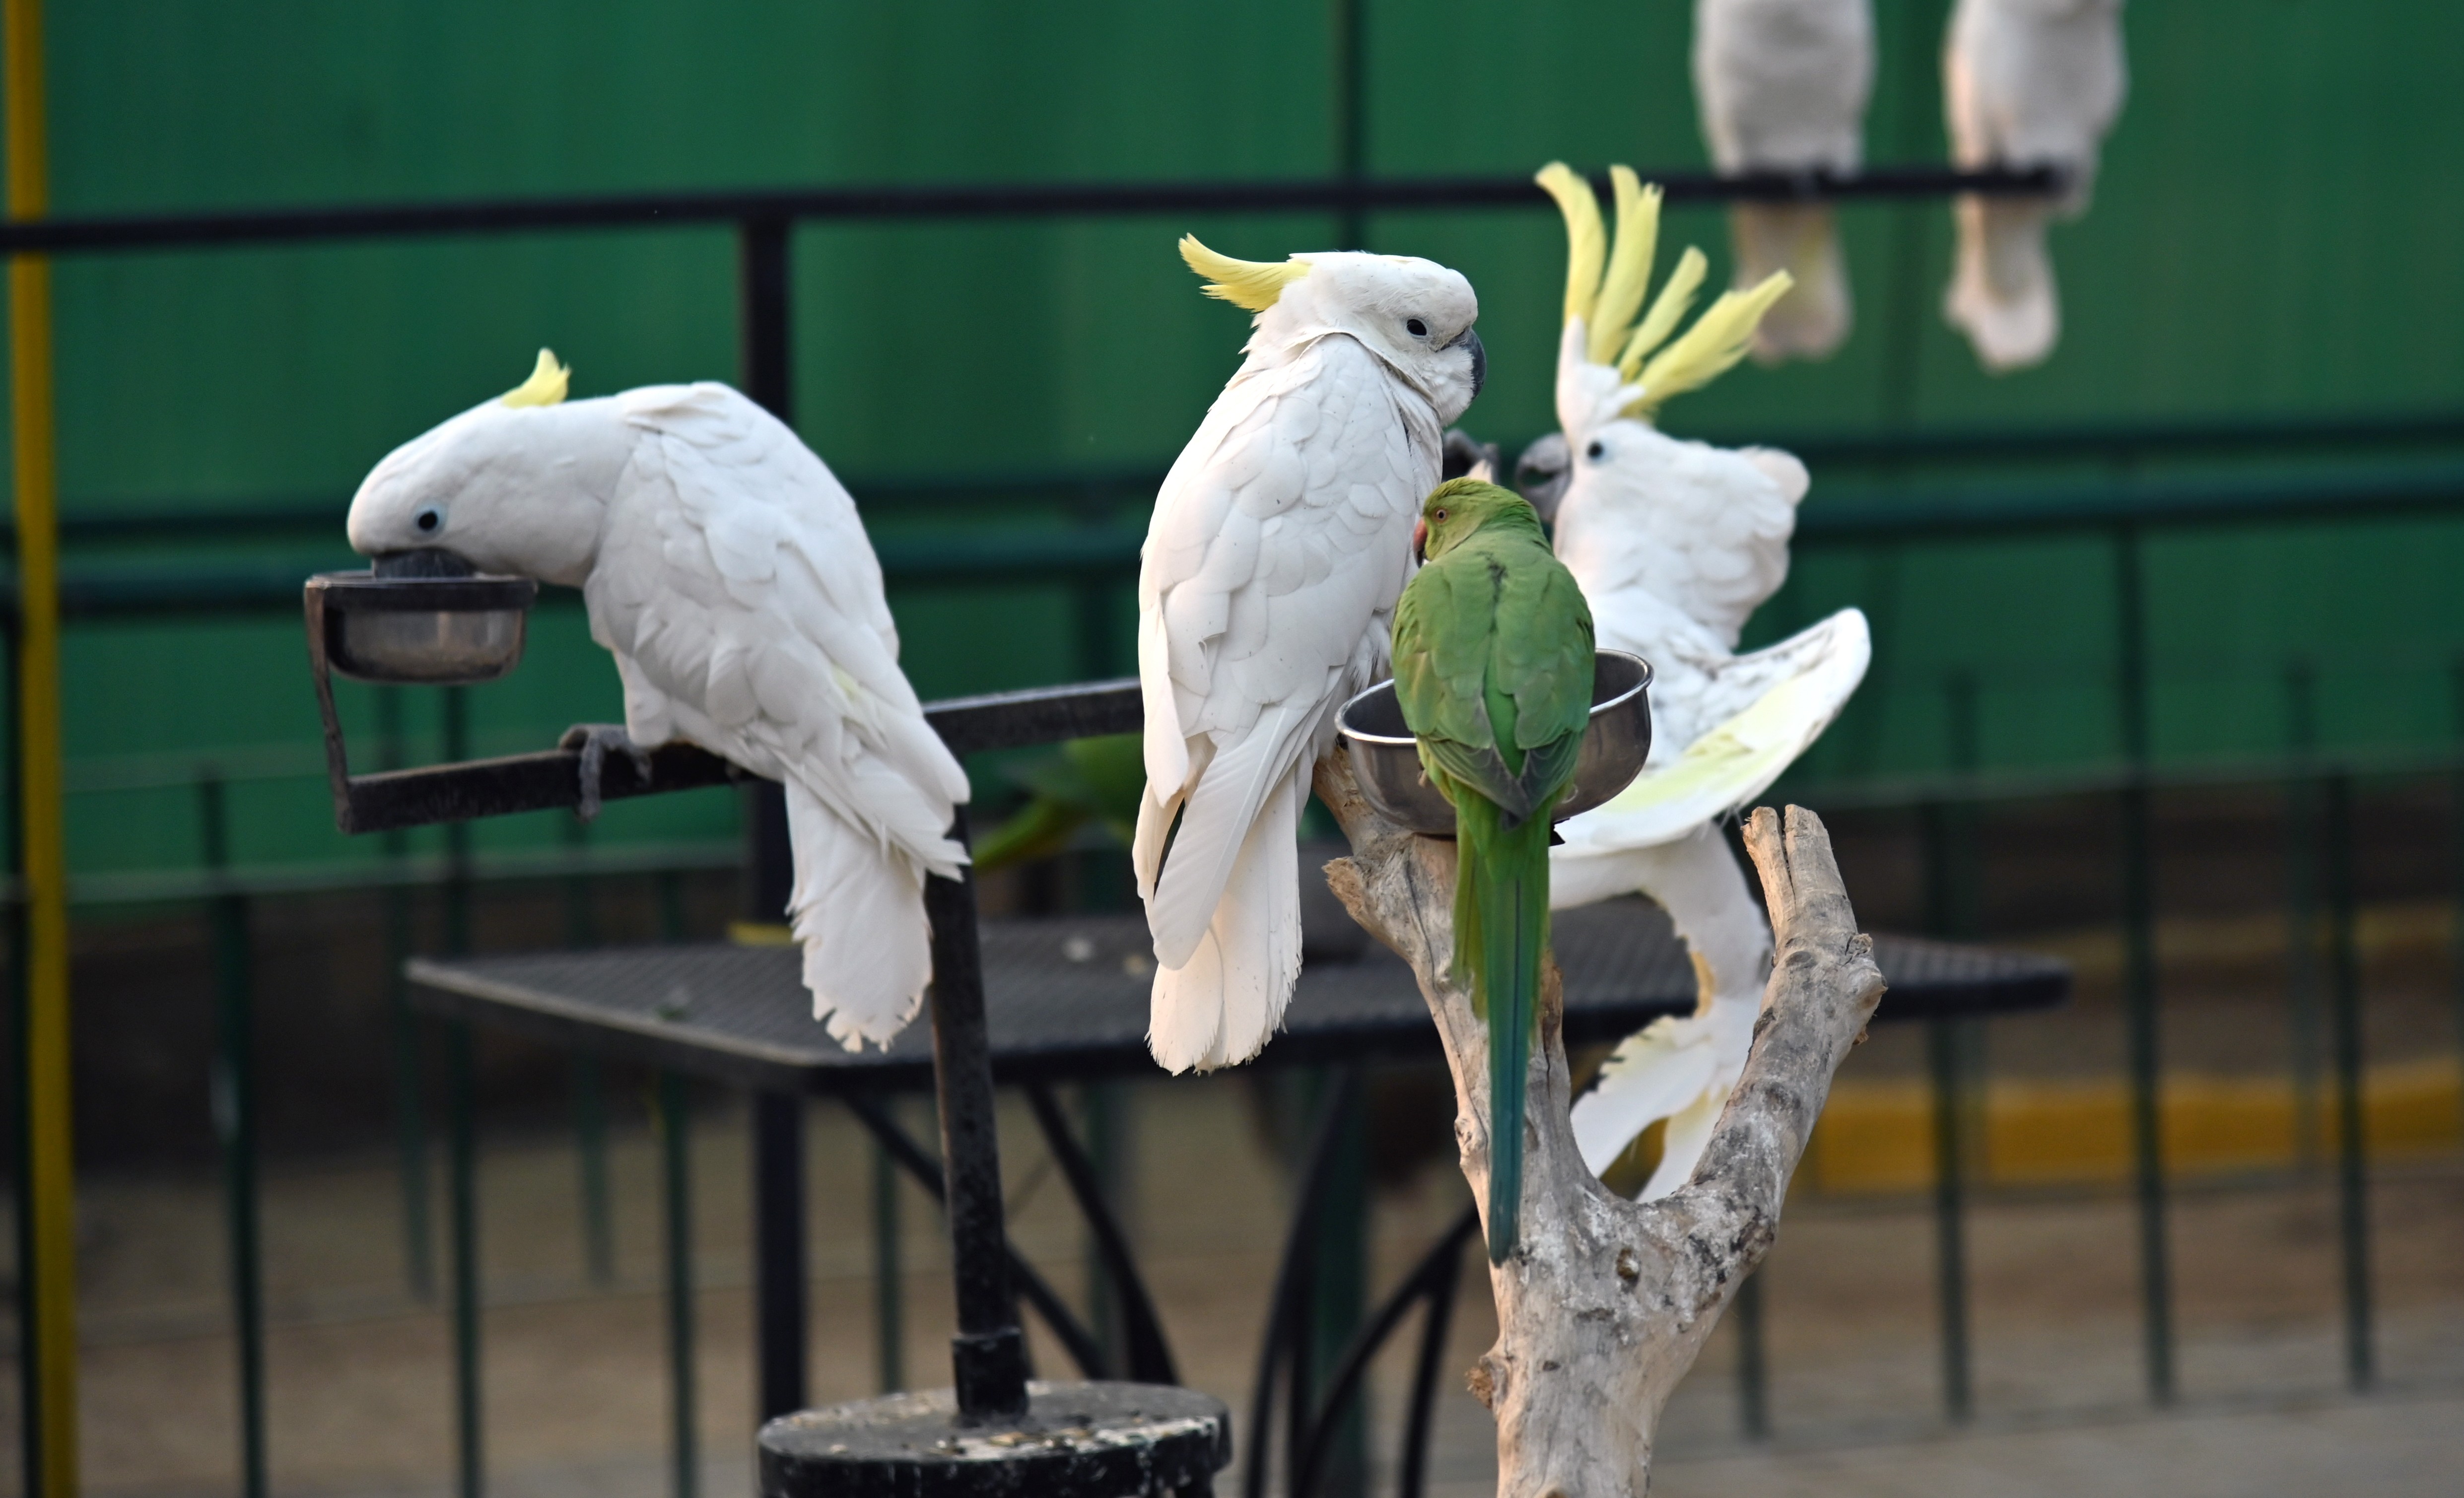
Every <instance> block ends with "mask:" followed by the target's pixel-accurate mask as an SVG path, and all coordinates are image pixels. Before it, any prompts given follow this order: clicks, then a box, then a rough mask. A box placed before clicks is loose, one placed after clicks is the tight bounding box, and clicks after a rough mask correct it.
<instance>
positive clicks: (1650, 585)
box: [1524, 165, 1871, 1198]
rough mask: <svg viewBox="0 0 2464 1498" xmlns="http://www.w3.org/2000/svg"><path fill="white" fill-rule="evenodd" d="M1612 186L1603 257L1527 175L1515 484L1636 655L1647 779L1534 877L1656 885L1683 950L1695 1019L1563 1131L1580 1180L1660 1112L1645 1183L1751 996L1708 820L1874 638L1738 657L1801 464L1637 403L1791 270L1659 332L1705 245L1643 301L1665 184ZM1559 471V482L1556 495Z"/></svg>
mask: <svg viewBox="0 0 2464 1498" xmlns="http://www.w3.org/2000/svg"><path fill="white" fill-rule="evenodd" d="M1611 177H1612V181H1613V185H1614V187H1615V188H1616V192H1617V243H1616V247H1615V250H1614V253H1611V252H1610V250H1609V248H1608V246H1607V243H1606V236H1605V233H1604V231H1603V229H1602V226H1601V222H1600V211H1599V205H1598V203H1597V202H1596V201H1595V199H1594V197H1593V195H1592V188H1591V185H1590V184H1589V183H1587V182H1585V181H1584V180H1583V179H1582V178H1580V177H1578V176H1576V175H1574V174H1573V172H1571V171H1568V170H1567V169H1566V168H1565V167H1564V166H1561V165H1551V166H1550V167H1548V168H1547V169H1545V170H1544V171H1542V172H1541V174H1540V182H1541V185H1542V186H1543V187H1547V188H1548V189H1549V191H1550V193H1551V195H1552V196H1554V197H1555V198H1556V199H1557V203H1558V206H1559V208H1560V209H1563V210H1564V213H1565V217H1566V231H1567V235H1568V239H1569V242H1570V247H1571V248H1570V253H1569V261H1568V267H1567V291H1566V322H1565V334H1564V339H1563V341H1562V342H1561V344H1560V345H1559V350H1558V356H1557V419H1558V422H1559V423H1560V425H1561V427H1562V431H1561V432H1559V433H1557V434H1555V435H1552V436H1551V437H1546V438H1543V439H1542V440H1541V442H1540V443H1537V444H1534V452H1532V453H1531V454H1529V455H1528V456H1527V459H1526V462H1525V465H1524V470H1525V472H1524V479H1525V481H1526V482H1534V481H1535V480H1536V481H1537V487H1539V488H1540V489H1541V494H1542V497H1543V498H1544V499H1550V498H1553V510H1554V520H1555V531H1556V537H1555V543H1556V551H1557V556H1558V558H1559V559H1560V560H1561V561H1563V562H1565V563H1566V567H1567V569H1568V570H1569V571H1571V572H1573V574H1574V580H1575V581H1576V582H1577V583H1579V584H1581V585H1582V589H1583V596H1584V597H1585V599H1587V600H1588V601H1589V602H1590V604H1591V606H1592V619H1593V624H1594V627H1595V629H1596V631H1597V638H1598V641H1599V644H1600V645H1601V647H1602V648H1604V649H1608V650H1631V651H1633V652H1634V653H1635V654H1638V655H1640V656H1641V657H1643V658H1644V659H1645V660H1647V661H1649V662H1650V663H1651V665H1652V672H1653V675H1652V683H1651V717H1652V742H1651V756H1650V760H1649V761H1648V763H1647V764H1646V765H1645V767H1644V769H1643V773H1642V774H1641V776H1640V777H1639V778H1638V779H1637V780H1636V781H1635V782H1634V783H1633V784H1632V785H1630V786H1628V787H1627V788H1626V790H1625V791H1623V792H1622V793H1621V794H1619V795H1618V796H1617V798H1616V799H1615V800H1613V801H1611V802H1609V804H1606V805H1604V806H1601V807H1599V808H1598V809H1597V810H1595V811H1589V812H1586V813H1584V814H1583V815H1581V816H1578V817H1574V818H1573V819H1571V820H1569V821H1568V822H1566V823H1565V824H1564V825H1563V826H1560V827H1559V828H1558V832H1559V835H1560V836H1561V837H1562V838H1563V839H1564V842H1563V843H1562V845H1561V846H1559V847H1558V848H1555V849H1553V850H1552V851H1551V855H1550V870H1549V878H1550V903H1551V905H1552V906H1553V907H1555V908H1557V909H1560V910H1563V909H1567V908H1570V907H1573V906H1577V905H1586V904H1590V903H1592V902H1593V901H1595V900H1603V899H1608V898H1611V897H1613V896H1616V895H1620V894H1626V893H1630V892H1636V891H1640V892H1642V893H1644V894H1646V895H1649V896H1650V897H1651V898H1652V899H1654V900H1656V901H1658V902H1659V903H1660V905H1661V907H1662V908H1663V909H1665V910H1666V911H1667V913H1668V915H1669V919H1670V920H1671V922H1672V923H1673V924H1674V925H1675V926H1676V929H1677V933H1678V935H1679V936H1681V937H1683V939H1684V941H1685V943H1686V946H1687V948H1688V950H1689V952H1690V953H1691V955H1692V957H1693V959H1694V970H1695V977H1696V980H1697V993H1696V1008H1695V1012H1694V1013H1693V1014H1692V1015H1691V1016H1689V1017H1686V1018H1683V1019H1675V1018H1671V1019H1663V1020H1660V1021H1657V1022H1655V1023H1654V1024H1651V1025H1650V1026H1649V1027H1647V1028H1645V1029H1644V1030H1642V1031H1641V1032H1640V1033H1639V1034H1637V1035H1635V1036H1633V1037H1631V1038H1630V1039H1628V1040H1627V1041H1626V1042H1625V1043H1624V1044H1623V1045H1621V1046H1618V1047H1617V1051H1616V1053H1615V1054H1614V1055H1612V1056H1611V1057H1610V1058H1609V1061H1608V1063H1607V1064H1606V1066H1605V1067H1604V1068H1602V1071H1601V1074H1600V1081H1599V1085H1598V1086H1597V1087H1595V1088H1594V1089H1593V1090H1591V1091H1589V1092H1586V1093H1585V1094H1584V1095H1583V1096H1582V1097H1581V1098H1580V1099H1578V1100H1577V1101H1576V1102H1575V1104H1574V1117H1573V1123H1574V1137H1575V1141H1576V1143H1577V1144H1578V1145H1579V1146H1580V1147H1581V1149H1582V1151H1583V1157H1584V1159H1585V1160H1586V1161H1587V1162H1588V1163H1589V1164H1590V1165H1591V1167H1592V1168H1593V1169H1594V1170H1595V1171H1597V1170H1601V1169H1605V1168H1606V1167H1607V1165H1608V1164H1609V1162H1610V1161H1612V1160H1614V1159H1616V1158H1617V1156H1618V1155H1619V1154H1621V1153H1623V1152H1624V1150H1625V1148H1626V1147H1627V1146H1628V1145H1629V1144H1631V1143H1632V1142H1633V1141H1634V1139H1635V1138H1636V1137H1637V1136H1638V1135H1640V1134H1641V1133H1642V1132H1643V1131H1644V1130H1645V1129H1646V1128H1648V1127H1649V1126H1650V1125H1651V1124H1653V1123H1655V1122H1657V1121H1659V1120H1660V1119H1662V1118H1665V1119H1668V1120H1669V1125H1668V1130H1667V1134H1666V1135H1665V1138H1664V1143H1663V1148H1662V1151H1661V1161H1660V1165H1659V1167H1658V1169H1657V1170H1656V1171H1655V1172H1654V1174H1653V1176H1652V1178H1651V1179H1650V1182H1649V1183H1648V1184H1647V1185H1646V1186H1645V1187H1644V1189H1643V1195H1644V1196H1645V1197H1646V1198H1648V1197H1654V1196H1661V1195H1664V1194H1666V1193H1667V1192H1669V1191H1673V1190H1675V1189H1676V1188H1677V1187H1678V1186H1680V1185H1682V1184H1683V1183H1684V1181H1685V1179H1686V1178H1687V1177H1689V1176H1690V1175H1691V1174H1692V1173H1693V1169H1694V1164H1695V1161H1696V1159H1697V1158H1698V1157H1700V1156H1701V1154H1702V1149H1703V1146H1704V1144H1705V1142H1707V1141H1708V1139H1709V1137H1710V1133H1711V1126H1712V1125H1713V1124H1714V1123H1715V1122H1717V1121H1718V1119H1719V1116H1720V1110H1721V1108H1722V1107H1723V1106H1724V1105H1725V1104H1726V1103H1727V1095H1728V1089H1729V1087H1730V1086H1731V1085H1732V1084H1733V1083H1734V1082H1735V1081H1736V1078H1737V1075H1738V1073H1739V1072H1740V1071H1741V1070H1743V1069H1744V1067H1745V1062H1746V1052H1747V1049H1748V1048H1749V1046H1750V1045H1751V1043H1752V1039H1753V1024H1754V1016H1755V1015H1756V1013H1758V1012H1759V1011H1760V1008H1761V1000H1762V989H1763V981H1764V978H1765V969H1766V966H1767V964H1768V962H1769V960H1770V956H1771V928H1770V926H1769V925H1768V923H1767V922H1766V921H1765V919H1764V917H1763V914H1762V912H1761V910H1760V908H1759V907H1757V906H1756V905H1755V903H1754V900H1753V897H1752V895H1751V893H1750V892H1749V891H1748V889H1747V886H1746V880H1745V874H1744V871H1743V870H1741V869H1739V867H1738V865H1737V860H1736V858H1735V856H1734V854H1732V853H1731V852H1730V851H1729V849H1728V847H1727V840H1726V838H1725V837H1724V836H1723V835H1722V834H1721V831H1720V828H1719V826H1718V823H1719V819H1720V818H1721V817H1723V816H1725V815H1726V814H1727V813H1728V812H1729V811H1731V810H1733V809H1734V808H1736V807H1737V806H1739V805H1741V804H1744V803H1746V802H1748V801H1749V800H1751V799H1752V798H1753V797H1755V796H1758V795H1760V794H1761V793H1762V792H1763V791H1764V790H1765V789H1767V788H1768V787H1769V786H1770V785H1771V782H1772V781H1774V780H1776V779H1778V778H1779V774H1780V772H1781V771H1782V770H1784V769H1786V768H1787V767H1788V765H1789V763H1790V762H1791V761H1792V760H1794V759H1795V758H1796V757H1797V756H1798V755H1799V754H1802V753H1803V752H1804V751H1805V749H1806V747H1807V746H1808V745H1810V744H1812V743H1813V742H1814V740H1815V738H1816V737H1818V736H1819V735H1820V734H1821V732H1822V730H1823V729H1824V728H1825V727H1827V726H1828V725H1829V724H1830V722H1831V720H1832V719H1833V718H1834V717H1836V716H1838V713H1839V710H1840V708H1841V707H1842V706H1844V705H1845V704H1846V702H1847V700H1848V696H1849V694H1851V693H1852V692H1854V691H1855V690H1856V687H1857V683H1858V682H1859V680H1861V679H1862V678H1863V676H1864V673H1865V665H1866V662H1867V660H1868V658H1869V656H1870V653H1871V644H1870V640H1869V638H1868V635H1867V633H1866V628H1865V616H1864V615H1863V614H1861V613H1859V612H1858V611H1857V610H1856V609H1854V608H1848V609H1842V610H1841V611H1839V612H1838V613H1837V614H1834V615H1833V616H1831V617H1830V618H1829V619H1826V620H1824V621H1823V622H1821V623H1820V624H1817V625H1815V626H1814V627H1813V628H1810V629H1806V630H1804V631H1803V632H1801V633H1798V634H1795V635H1793V636H1791V637H1790V638H1788V639H1786V640H1783V641H1781V642H1780V643H1778V644H1777V645H1773V646H1771V647H1768V648H1767V649H1764V650H1754V651H1751V652H1749V653H1747V654H1743V655H1740V654H1738V653H1736V648H1737V639H1738V634H1739V631H1740V630H1742V629H1743V628H1744V627H1745V623H1746V620H1747V618H1748V617H1749V615H1751V614H1752V613H1753V611H1754V609H1755V608H1756V607H1757V606H1759V605H1761V604H1762V602H1763V601H1764V600H1765V599H1767V598H1769V597H1771V594H1772V593H1773V592H1775V591H1776V590H1777V589H1778V587H1779V585H1780V584H1781V583H1782V582H1784V581H1786V579H1787V577H1788V540H1789V537H1790V535H1791V533H1792V532H1793V530H1794V529H1795V525H1796V506H1797V502H1798V501H1799V500H1801V499H1803V498H1804V497H1805V492H1806V488H1807V485H1808V478H1807V475H1806V472H1805V465H1804V464H1802V463H1800V462H1798V461H1797V460H1796V459H1795V458H1793V457H1792V456H1790V455H1789V454H1787V453H1785V452H1775V451H1772V450H1770V449H1764V448H1746V449H1742V450H1736V451H1731V450H1728V449H1725V448H1715V447H1711V446H1709V445H1707V444H1705V443H1701V442H1685V441H1681V440H1679V439H1677V438H1674V437H1671V436H1668V435H1666V434H1664V433H1663V432H1661V430H1659V429H1658V428H1657V427H1655V426H1654V425H1653V418H1654V416H1655V414H1656V413H1657V412H1658V410H1659V408H1660V406H1661V403H1662V402H1664V401H1666V400H1668V399H1669V398H1670V397H1672V396H1675V395H1679V394H1683V392H1684V391H1687V390H1690V389H1693V388H1695V387H1697V386H1701V385H1704V384H1705V383H1706V382H1708V381H1710V380H1711V379H1713V378H1715V377H1716V376H1718V375H1719V374H1720V373H1721V372H1722V371H1723V370H1726V369H1727V368H1728V367H1729V366H1730V365H1732V364H1734V363H1736V362H1737V360H1738V359H1740V358H1742V357H1743V356H1744V354H1745V351H1746V342H1747V340H1748V338H1749V336H1750V335H1751V333H1752V331H1753V325H1754V319H1756V318H1758V317H1761V316H1762V315H1763V314H1764V313H1765V311H1766V310H1767V309H1769V308H1770V307H1771V304H1772V303H1773V302H1774V301H1775V300H1776V299H1778V298H1779V297H1781V296H1782V295H1783V294H1784V293H1785V292H1786V290H1787V288H1788V275H1787V273H1786V272H1775V273H1773V274H1772V275H1771V277H1770V278H1769V279H1767V280H1765V281H1763V282H1762V283H1761V284H1759V285H1757V286H1755V287H1753V288H1752V289H1750V290H1749V291H1745V292H1735V291H1731V292H1727V293H1726V294H1724V295H1723V296H1722V297H1720V299H1719V300H1718V301H1717V302H1715V303H1714V304H1713V305H1712V306H1711V308H1710V310H1708V311H1706V312H1705V313H1704V314H1703V316H1702V318H1701V319H1698V320H1697V321H1696V322H1695V323H1694V325H1693V326H1692V327H1691V328H1689V329H1688V330H1687V331H1686V332H1685V333H1684V334H1683V335H1682V336H1680V337H1678V338H1677V339H1676V340H1675V341H1670V342H1667V343H1666V344H1665V346H1664V347H1663V346H1662V342H1663V341H1664V340H1667V339H1668V337H1669V335H1670V334H1671V333H1674V332H1675V331H1676V328H1677V324H1678V323H1679V322H1680V321H1681V320H1682V319H1683V317H1684V315H1685V312H1686V310H1687V306H1688V304H1689V302H1690V301H1691V298H1692V297H1693V294H1694V292H1695V290H1696V289H1697V288H1698V287H1699V286H1700V285H1701V283H1702V280H1703V274H1704V265H1705V261H1704V257H1703V255H1702V253H1701V252H1700V251H1697V250H1694V249H1691V248H1689V249H1687V250H1686V251H1685V253H1684V254H1683V256H1681V257H1680V258H1679V260H1678V263H1677V267H1676V270H1675V271H1674V272H1673V273H1672V274H1671V275H1670V276H1669V279H1668V282H1667V285H1666V286H1665V287H1664V288H1663V289H1662V290H1661V293H1660V295H1659V297H1657V298H1656V299H1654V300H1653V302H1652V303H1651V307H1650V310H1649V311H1648V312H1643V311H1642V306H1643V293H1644V291H1645V289H1646V288H1647V286H1648V283H1649V280H1650V276H1651V262H1652V254H1653V249H1654V242H1655V240H1656V238H1657V236H1658V231H1659V213H1660V195H1659V193H1658V191H1657V190H1656V189H1652V188H1646V187H1642V186H1641V185H1640V184H1639V182H1637V181H1636V179H1635V175H1634V173H1633V172H1631V171H1629V170H1627V169H1626V168H1624V167H1622V166H1620V167H1616V168H1614V169H1613V170H1612V172H1611ZM1604 265H1605V274H1604V273H1603V266H1604ZM1638 314H1640V318H1639V321H1638V320H1637V315H1638ZM1655 351H1656V352H1655ZM1552 485H1561V486H1562V487H1560V488H1558V489H1557V492H1556V493H1555V494H1554V495H1553V496H1551V494H1550V493H1549V488H1550V487H1551V486H1552Z"/></svg>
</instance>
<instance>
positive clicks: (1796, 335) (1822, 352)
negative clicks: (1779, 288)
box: [1728, 203, 1856, 363]
mask: <svg viewBox="0 0 2464 1498" xmlns="http://www.w3.org/2000/svg"><path fill="white" fill-rule="evenodd" d="M1728 228H1729V237H1730V239H1731V241H1732V242H1733V243H1734V244H1735V246H1736V252H1737V269H1736V275H1734V277H1733V278H1732V280H1733V284H1735V285H1736V286H1739V287H1747V286H1753V285H1757V284H1759V283H1760V282H1761V281H1762V279H1763V277H1765V276H1767V275H1771V273H1772V272H1773V271H1786V272H1787V273H1788V274H1789V275H1791V276H1792V277H1793V278H1794V280H1795V282H1796V284H1795V285H1793V286H1792V287H1790V288H1789V291H1788V295H1787V296H1785V297H1781V298H1780V299H1779V300H1778V301H1776V302H1773V303H1772V304H1771V311H1769V312H1766V313H1764V314H1763V319H1762V321H1761V322H1760V323H1759V324H1757V325H1756V326H1755V328H1754V358H1755V359H1756V360H1758V361H1760V362H1762V363H1778V362H1779V361H1781V360H1784V359H1828V358H1829V357H1831V355H1832V354H1833V353H1835V352H1836V351H1837V349H1838V347H1839V345H1840V344H1841V343H1844V342H1846V341H1848V331H1849V329H1850V327H1852V326H1853V325H1854V323H1855V320H1856V319H1855V309H1854V303H1853V302H1852V301H1851V299H1850V297H1849V292H1848V265H1847V260H1846V257H1845V256H1843V255H1842V254H1841V253H1840V251H1839V228H1838V222H1837V218H1836V217H1835V216H1834V215H1833V213H1832V210H1831V209H1830V207H1829V206H1828V205H1822V204H1768V203H1740V204H1738V205H1736V206H1735V207H1734V208H1731V209H1729V210H1728Z"/></svg>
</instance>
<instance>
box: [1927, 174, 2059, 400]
mask: <svg viewBox="0 0 2464 1498" xmlns="http://www.w3.org/2000/svg"><path fill="white" fill-rule="evenodd" d="M2051 215H2052V210H2051V209H2048V208H2047V207H2046V206H2045V205H2044V204H2042V203H2037V202H2033V201H2023V200H2014V201H2010V202H1992V201H1988V200H1986V199H1983V198H1962V199H1960V200H1959V206H1958V210H1957V219H1958V224H1959V261H1958V265H1957V266H1956V268H1955V269H1954V270H1953V272H1952V274H1951V280H1950V290H1949V291H1948V293H1947V294H1946V295H1945V297H1943V308H1942V311H1943V316H1944V317H1946V318H1947V319H1950V323H1951V325H1952V326H1953V327H1956V328H1958V329H1959V330H1961V331H1962V332H1964V333H1966V334H1967V335H1968V340H1969V342H1970V343H1972V344H1973V345H1975V348H1976V357H1977V360H1978V361H1979V362H1980V363H1983V364H1984V365H1985V367H1986V368H1987V369H1989V370H1991V371H1992V372H1994V373H1996V374H2001V373H2005V372H2007V371H2009V370H2013V369H2024V368H2026V367H2027V366H2028V365H2030V364H2035V363H2043V362H2044V361H2045V359H2046V358H2047V357H2048V356H2050V355H2051V354H2052V353H2053V351H2054V341H2055V340H2057V338H2059V337H2060V336H2061V331H2062V315H2061V304H2060V299H2059V295H2058V293H2057V291H2056V290H2055V286H2054V265H2053V260H2052V258H2051V257H2050V256H2048V255H2047V254H2046V253H2045V225H2046V222H2047V220H2048V219H2049V218H2050V217H2051Z"/></svg>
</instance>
